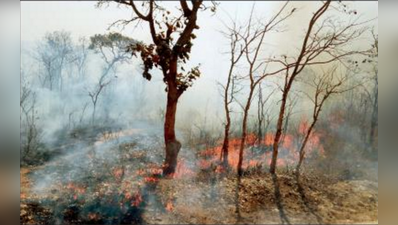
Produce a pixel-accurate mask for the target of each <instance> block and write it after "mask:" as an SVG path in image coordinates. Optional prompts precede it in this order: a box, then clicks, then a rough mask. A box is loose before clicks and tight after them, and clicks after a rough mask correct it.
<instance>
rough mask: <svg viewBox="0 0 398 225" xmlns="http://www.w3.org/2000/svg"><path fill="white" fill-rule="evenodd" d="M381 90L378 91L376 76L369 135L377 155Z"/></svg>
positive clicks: (372, 147) (370, 142) (370, 143)
mask: <svg viewBox="0 0 398 225" xmlns="http://www.w3.org/2000/svg"><path fill="white" fill-rule="evenodd" d="M378 94H379V91H378V82H377V78H376V84H375V96H374V102H373V112H372V120H371V124H370V135H369V146H370V149H371V150H372V153H375V156H376V155H377V148H376V146H375V144H374V141H375V136H376V130H377V129H376V128H377V120H378V112H379V109H378V98H379V96H378Z"/></svg>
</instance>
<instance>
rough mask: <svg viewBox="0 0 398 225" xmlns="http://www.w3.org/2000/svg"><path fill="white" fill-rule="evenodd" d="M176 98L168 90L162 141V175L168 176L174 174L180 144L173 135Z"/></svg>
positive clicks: (172, 92)
mask: <svg viewBox="0 0 398 225" xmlns="http://www.w3.org/2000/svg"><path fill="white" fill-rule="evenodd" d="M177 102H178V96H177V95H176V94H174V91H171V90H169V92H168V94H167V108H166V116H165V122H164V141H165V144H166V159H165V164H164V169H163V175H170V174H173V173H174V172H175V169H176V166H177V157H178V153H179V151H180V148H181V144H180V142H179V141H177V139H176V135H175V120H176V112H177Z"/></svg>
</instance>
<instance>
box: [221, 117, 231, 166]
mask: <svg viewBox="0 0 398 225" xmlns="http://www.w3.org/2000/svg"><path fill="white" fill-rule="evenodd" d="M230 126H231V118H230V117H229V115H228V116H227V123H226V125H225V129H224V142H223V145H222V149H221V154H222V155H221V156H222V165H223V167H224V169H227V168H228V148H229V129H230Z"/></svg>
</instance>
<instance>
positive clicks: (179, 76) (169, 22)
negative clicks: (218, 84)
mask: <svg viewBox="0 0 398 225" xmlns="http://www.w3.org/2000/svg"><path fill="white" fill-rule="evenodd" d="M116 2H118V3H119V4H123V5H127V6H129V7H131V9H132V11H133V12H134V13H135V16H134V17H133V18H132V19H131V20H129V21H124V23H129V22H132V21H136V20H140V21H143V22H145V23H146V24H147V25H148V27H149V32H150V36H151V39H152V43H150V44H145V43H139V44H137V45H132V46H130V48H129V50H130V51H131V52H133V53H134V52H138V53H140V57H141V59H142V61H143V64H144V70H143V74H142V75H143V77H144V78H145V79H147V80H151V78H152V75H151V73H150V71H151V70H152V69H153V68H154V67H156V68H159V69H160V70H161V71H162V74H163V81H164V82H165V84H166V92H167V104H166V115H165V121H164V141H165V145H166V157H165V161H164V169H163V174H164V175H170V174H173V173H174V172H175V169H176V166H177V156H178V153H179V151H180V148H181V143H180V142H179V141H178V140H177V138H176V133H175V121H176V112H177V103H178V100H179V98H180V97H181V95H182V94H183V93H184V92H185V91H186V90H187V89H188V88H189V87H190V86H192V84H193V81H194V80H196V79H197V78H198V77H199V76H200V71H199V67H198V66H196V67H193V68H191V69H190V70H189V71H188V72H186V70H185V68H184V64H186V63H187V60H189V58H190V57H189V55H190V53H191V49H192V46H193V43H192V40H193V39H195V38H196V35H195V34H194V30H195V29H199V26H198V25H197V18H198V12H199V10H200V9H203V10H205V9H207V8H208V7H206V6H204V5H203V4H202V3H203V0H198V1H191V3H188V2H187V1H186V0H180V2H179V6H180V7H179V11H180V13H179V15H177V16H173V15H172V13H171V12H170V11H169V10H166V9H165V8H163V7H161V6H159V5H158V4H157V3H156V2H155V1H154V0H150V1H148V2H140V3H139V4H142V6H143V7H145V6H146V7H147V13H143V12H142V11H140V10H139V8H138V7H137V1H133V0H130V1H127V0H116ZM211 9H212V11H214V9H215V8H214V7H211ZM157 15H162V16H161V18H159V16H157Z"/></svg>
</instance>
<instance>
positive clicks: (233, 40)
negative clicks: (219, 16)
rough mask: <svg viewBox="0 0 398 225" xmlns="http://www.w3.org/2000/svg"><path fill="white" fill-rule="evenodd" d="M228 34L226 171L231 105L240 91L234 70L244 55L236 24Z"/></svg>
mask: <svg viewBox="0 0 398 225" xmlns="http://www.w3.org/2000/svg"><path fill="white" fill-rule="evenodd" d="M227 29H228V33H225V36H227V37H228V38H229V40H230V50H229V51H230V52H229V53H230V54H231V55H230V66H229V70H228V78H227V83H226V84H225V85H222V84H220V86H221V87H222V89H223V93H222V97H223V102H224V112H225V125H224V140H223V145H222V149H221V160H222V165H223V167H224V169H228V148H229V135H230V129H231V110H232V109H231V108H230V105H231V104H232V103H233V101H234V98H235V97H234V96H235V94H236V93H237V92H239V91H240V90H239V89H238V88H237V85H236V81H237V76H236V75H234V69H235V67H236V65H237V63H238V62H239V60H240V58H241V57H242V56H243V54H244V48H243V46H242V45H240V43H239V42H240V41H241V37H240V36H239V33H238V32H239V31H238V30H237V29H238V28H237V26H236V23H233V27H232V28H227Z"/></svg>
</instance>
